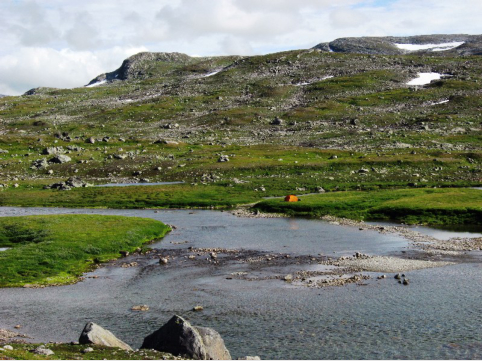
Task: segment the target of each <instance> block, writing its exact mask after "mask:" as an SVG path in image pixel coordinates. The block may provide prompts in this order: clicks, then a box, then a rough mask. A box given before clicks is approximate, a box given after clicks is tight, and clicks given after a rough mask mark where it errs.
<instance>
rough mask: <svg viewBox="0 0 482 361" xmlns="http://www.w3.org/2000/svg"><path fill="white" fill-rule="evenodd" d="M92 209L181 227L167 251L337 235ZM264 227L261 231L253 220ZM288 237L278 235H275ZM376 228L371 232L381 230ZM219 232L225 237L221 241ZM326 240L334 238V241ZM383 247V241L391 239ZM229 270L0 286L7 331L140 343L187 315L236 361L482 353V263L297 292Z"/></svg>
mask: <svg viewBox="0 0 482 361" xmlns="http://www.w3.org/2000/svg"><path fill="white" fill-rule="evenodd" d="M4 211H5V212H4V214H5V213H8V212H10V214H11V213H12V212H11V211H13V210H10V211H8V210H4ZM32 211H33V210H31V212H32ZM39 211H40V210H39ZM41 211H42V212H44V211H45V210H41ZM48 211H49V212H52V209H49V210H48ZM45 212H47V211H45ZM61 212H63V213H69V212H73V210H65V209H64V210H61ZM82 212H84V213H90V212H92V211H91V210H83V211H82ZM95 212H96V213H101V214H124V215H138V216H147V215H151V216H152V217H158V219H161V220H165V221H166V222H167V223H172V224H176V225H177V226H178V229H177V230H176V231H175V232H173V233H172V234H171V235H169V236H168V237H166V239H165V240H164V241H163V242H161V243H160V244H158V247H162V246H163V245H165V246H169V247H180V245H172V244H170V243H169V242H170V241H172V240H176V241H177V240H180V239H184V240H189V242H191V243H190V244H187V245H185V246H186V247H187V246H189V245H193V244H194V245H195V246H196V247H198V246H203V245H208V244H211V243H209V242H213V244H218V243H217V242H219V243H221V240H223V242H224V246H226V244H225V243H226V242H227V241H229V242H232V245H233V246H237V247H238V246H241V245H243V244H245V245H246V244H247V245H249V246H251V245H253V246H257V247H258V248H262V245H263V242H265V240H267V241H268V248H273V249H274V248H276V247H278V250H281V251H283V250H284V249H285V247H283V246H284V245H287V246H291V248H290V249H295V248H296V247H294V246H293V243H294V244H296V245H297V246H298V248H299V249H301V250H303V251H309V252H311V251H312V250H314V249H315V246H314V245H316V242H315V241H316V240H318V242H321V243H320V244H318V247H322V246H323V242H324V239H325V238H329V237H328V236H327V235H330V234H332V233H330V232H331V231H330V230H329V228H324V226H319V227H320V228H317V227H318V226H316V224H323V223H322V222H314V221H306V220H300V222H296V224H297V225H298V226H299V228H298V229H303V228H307V227H312V228H311V232H315V236H313V235H312V236H311V238H308V239H309V240H310V239H311V241H309V242H308V244H307V245H304V244H303V237H304V236H303V237H301V238H299V239H296V238H292V239H291V241H290V238H289V236H291V237H293V234H305V233H303V232H302V233H296V232H294V233H289V232H286V233H287V235H286V236H285V238H282V239H281V240H272V241H269V237H268V235H266V234H263V235H260V234H259V232H260V231H261V230H262V231H263V232H274V230H275V228H276V227H280V228H282V229H283V230H286V229H289V227H290V226H292V223H290V222H286V221H284V222H280V221H279V220H260V219H255V220H251V221H248V220H246V219H242V218H236V217H232V216H230V215H229V214H227V213H224V214H223V213H219V212H218V213H215V212H196V214H195V215H192V214H189V212H187V211H186V212H185V211H166V212H159V213H153V212H152V211H113V210H100V211H97V210H96V211H95ZM305 221H306V223H305ZM250 222H253V223H250ZM310 222H311V223H310ZM256 224H259V225H260V226H259V227H258V226H254V227H248V226H247V225H256ZM273 224H276V226H273ZM203 225H204V226H219V225H224V226H226V225H228V227H227V228H228V230H229V228H230V227H231V225H233V226H232V227H231V228H233V232H231V233H228V235H232V237H227V236H225V234H224V228H223V227H219V231H216V230H213V229H209V230H206V233H207V234H203V231H202V226H203ZM330 226H331V225H330ZM243 228H244V233H243V234H242V233H241V229H243ZM346 228H348V227H338V228H337V229H338V231H339V232H338V233H339V234H338V239H342V238H343V236H342V235H340V234H345V236H346V237H355V236H356V235H363V234H364V233H367V234H368V232H358V231H357V232H354V233H351V232H348V233H343V232H344V230H345V229H346ZM327 229H328V230H327ZM351 230H352V229H351ZM280 234H281V233H271V236H272V237H278V236H279V235H280ZM242 235H244V236H242ZM369 235H370V237H371V238H373V237H375V236H378V233H375V232H371V233H369ZM380 236H381V237H382V236H383V235H380ZM218 237H219V238H220V239H221V240H217V238H218ZM370 237H366V239H368V238H370ZM363 239H365V238H355V240H357V242H355V240H351V241H346V242H347V243H346V244H345V245H343V246H342V247H341V248H342V249H348V247H353V245H358V244H359V243H360V242H361V240H363ZM322 240H323V242H322ZM256 241H257V242H256ZM290 242H291V243H290ZM310 242H311V243H310ZM327 242H328V244H330V242H329V240H328V241H327ZM350 242H351V243H350ZM367 242H368V241H367ZM375 242H380V243H381V244H382V245H383V244H384V242H383V241H375ZM394 242H397V239H396V238H395V239H394ZM395 244H396V243H395ZM182 246H183V247H184V245H182ZM385 247H387V246H385ZM398 247H399V246H398V245H397V246H395V249H398ZM246 248H249V247H248V246H246ZM326 249H335V251H336V250H337V249H338V248H336V247H335V246H326ZM388 250H389V249H388V248H387V251H388ZM300 252H301V251H300ZM232 271H233V270H232V269H231V268H228V269H222V268H221V269H220V268H215V267H196V266H193V267H184V268H175V267H160V266H158V265H154V264H147V265H146V266H144V267H134V268H128V269H124V268H116V267H110V266H107V267H104V268H101V269H98V270H96V271H95V273H94V274H95V275H97V276H99V278H97V279H86V280H85V281H84V282H82V283H79V284H77V285H71V286H64V287H56V288H49V289H0V296H1V297H0V320H1V321H0V327H2V326H3V327H5V326H9V327H11V326H12V325H16V324H22V325H24V328H23V330H24V332H25V333H27V334H31V335H34V336H36V337H37V338H38V339H40V340H42V341H48V340H50V339H58V340H63V341H72V340H76V339H77V338H78V336H79V333H80V331H81V330H82V328H83V326H84V324H85V323H86V322H88V321H94V322H96V323H99V324H101V325H102V326H105V327H106V328H108V329H110V330H111V331H113V332H114V333H115V334H116V335H117V336H119V337H120V338H121V339H123V340H125V341H127V342H128V343H130V344H132V345H133V346H134V347H138V346H140V344H141V343H142V339H143V337H144V336H145V335H147V334H149V333H150V332H152V331H153V330H155V329H157V328H158V327H159V326H160V325H162V324H163V323H165V322H166V321H167V320H168V319H169V318H170V317H171V316H172V315H173V314H174V313H177V314H180V315H183V316H185V317H188V318H189V319H190V321H191V322H192V323H193V324H197V325H203V326H208V327H213V328H214V329H216V330H217V331H219V332H220V333H221V335H222V336H223V338H224V339H225V342H226V345H227V347H228V349H229V350H230V351H231V353H232V355H233V357H234V358H237V357H241V356H245V355H259V356H260V357H261V358H267V359H307V358H309V359H362V358H370V359H393V358H406V359H461V358H475V359H480V358H481V357H482V349H481V347H480V345H481V342H482V336H481V331H480V327H479V326H480V324H481V322H482V304H481V302H480V295H481V294H482V282H480V275H481V274H482V273H481V271H482V267H481V265H479V264H460V265H454V266H449V267H442V268H434V269H423V270H418V271H411V272H409V273H407V277H409V278H410V281H411V282H410V286H402V285H400V284H398V283H397V281H396V280H395V279H393V278H392V277H393V275H389V278H387V279H383V280H376V279H371V280H369V281H368V282H366V283H367V285H366V286H357V285H349V286H345V287H333V288H323V289H310V288H303V287H293V286H290V285H288V284H286V283H285V282H283V281H280V280H266V281H243V280H236V279H232V280H227V279H226V276H227V275H228V274H229V273H230V272H232ZM135 304H147V305H149V307H150V310H149V311H148V312H141V313H134V312H131V311H130V308H131V307H132V306H133V305H135ZM197 304H200V305H203V307H204V311H203V312H192V311H191V310H192V307H193V306H194V305H197ZM33 320H34V321H33ZM44 335H48V339H42V337H45V336H44Z"/></svg>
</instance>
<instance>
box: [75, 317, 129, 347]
mask: <svg viewBox="0 0 482 361" xmlns="http://www.w3.org/2000/svg"><path fill="white" fill-rule="evenodd" d="M79 343H80V344H81V345H89V344H94V345H100V346H108V347H118V348H120V349H123V350H128V351H132V348H131V347H130V346H129V345H128V344H126V343H125V342H123V341H121V340H119V339H118V338H117V337H115V336H114V334H113V333H112V332H110V331H108V330H106V329H104V328H102V327H101V326H99V325H97V324H95V323H93V322H89V323H87V324H86V325H85V327H84V330H83V331H82V334H81V335H80V338H79Z"/></svg>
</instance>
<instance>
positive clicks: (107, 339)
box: [79, 315, 259, 360]
mask: <svg viewBox="0 0 482 361" xmlns="http://www.w3.org/2000/svg"><path fill="white" fill-rule="evenodd" d="M79 343H80V344H82V345H92V344H94V345H100V346H107V347H117V348H121V349H123V350H127V351H132V348H131V347H130V346H129V345H127V344H126V343H125V342H123V341H121V340H119V339H118V338H117V337H115V336H114V335H113V334H112V332H110V331H108V330H106V329H104V328H102V327H100V326H99V325H97V324H95V323H93V322H89V323H87V325H86V326H85V328H84V330H83V331H82V334H81V335H80V338H79ZM141 349H152V350H156V351H160V352H165V353H170V354H172V355H175V356H181V357H183V358H188V359H194V360H231V354H230V353H229V351H228V349H227V348H226V346H225V345H224V341H223V339H222V337H221V335H220V334H219V333H218V332H216V331H215V330H213V329H212V328H208V327H199V326H192V325H191V324H190V323H189V322H188V321H186V320H185V319H184V318H182V317H181V316H178V315H175V316H173V317H172V318H171V319H170V320H169V321H168V322H167V323H166V324H165V325H163V326H162V327H161V328H159V329H158V330H157V331H155V332H153V333H152V334H150V335H148V336H147V337H146V338H145V339H144V342H143V344H142V346H141ZM248 357H249V356H248ZM258 359H259V358H258Z"/></svg>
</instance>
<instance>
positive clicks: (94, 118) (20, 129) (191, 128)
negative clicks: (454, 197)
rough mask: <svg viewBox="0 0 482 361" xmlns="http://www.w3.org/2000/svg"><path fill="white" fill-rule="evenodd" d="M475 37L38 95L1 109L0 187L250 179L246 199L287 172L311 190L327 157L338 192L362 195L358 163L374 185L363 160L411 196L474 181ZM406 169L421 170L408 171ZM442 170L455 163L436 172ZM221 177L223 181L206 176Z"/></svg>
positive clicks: (117, 73)
mask: <svg viewBox="0 0 482 361" xmlns="http://www.w3.org/2000/svg"><path fill="white" fill-rule="evenodd" d="M479 38H480V37H479V36H467V35H447V36H445V35H443V36H442V35H437V36H419V37H411V38H360V39H339V40H336V41H334V42H331V43H329V44H328V45H329V46H328V45H327V46H325V45H319V46H317V47H316V48H314V49H306V50H293V51H286V52H280V53H275V54H267V55H259V56H246V57H240V56H220V57H200V58H198V57H190V56H188V55H186V54H179V53H140V54H137V55H134V56H132V57H130V58H129V59H126V60H125V61H124V62H123V63H122V65H121V66H120V68H119V69H117V70H114V71H112V72H110V73H106V74H102V75H100V76H98V77H96V78H95V79H94V80H92V81H91V82H90V83H89V86H87V87H82V88H75V89H54V88H36V89H32V90H31V91H29V92H27V93H25V94H24V95H23V96H19V97H6V98H2V99H0V166H1V167H2V174H3V175H4V177H6V178H9V179H19V177H22V176H25V175H27V176H28V177H39V179H43V178H45V177H46V178H47V179H51V178H55V176H56V175H57V174H58V176H57V178H56V181H57V183H58V182H59V181H64V180H65V179H66V178H68V177H73V176H82V177H85V180H86V181H88V182H91V183H92V182H95V180H94V181H93V177H98V178H103V179H107V178H109V179H111V180H115V179H119V178H129V177H132V176H133V175H134V177H136V179H140V178H146V179H149V180H185V181H186V182H190V181H191V180H192V181H193V182H194V180H195V181H196V182H197V181H199V179H201V180H202V182H217V181H218V180H220V179H222V177H225V176H227V174H228V173H227V169H228V168H229V169H232V172H233V173H232V174H231V175H232V177H231V178H233V179H236V182H238V181H239V182H241V183H239V182H238V183H236V184H244V183H242V179H241V178H240V169H248V173H249V172H256V174H257V176H256V177H260V178H259V185H258V186H257V187H253V189H254V188H256V189H264V188H265V186H266V184H268V182H269V181H272V179H271V180H268V179H265V178H264V177H271V174H272V172H274V170H273V169H278V168H279V167H283V166H285V163H286V162H288V163H289V162H291V163H289V164H291V166H294V167H297V168H296V169H297V170H296V171H294V170H293V171H292V172H295V173H296V176H297V177H298V176H299V177H303V179H304V182H308V183H304V184H310V182H311V180H310V179H311V178H310V179H308V178H309V177H311V176H309V174H310V172H311V171H315V170H317V169H318V168H317V164H319V163H318V162H320V161H321V160H320V159H325V158H326V159H328V157H325V158H323V156H322V153H323V152H330V156H333V157H334V158H330V162H334V165H333V166H331V168H330V169H327V170H326V171H327V172H328V174H333V175H334V176H332V175H330V176H329V179H328V182H332V183H333V184H332V185H333V187H335V186H337V185H338V182H339V180H340V179H341V178H340V176H339V175H340V174H341V173H343V174H344V177H345V176H346V178H345V181H346V182H349V183H350V184H352V183H353V186H356V185H358V184H359V183H358V182H359V180H358V179H357V178H356V177H354V176H353V173H352V172H358V171H360V166H361V165H362V164H363V165H365V166H364V168H362V169H363V171H362V173H360V174H362V175H367V174H368V175H369V176H370V177H372V171H371V169H372V168H373V169H377V168H376V167H373V165H372V164H371V163H370V164H368V163H367V164H365V163H364V162H365V161H366V160H367V159H372V158H370V157H373V158H375V159H377V161H382V160H383V162H385V161H386V162H387V163H386V164H393V169H396V170H397V171H396V174H397V175H396V177H395V176H394V177H395V178H393V181H394V182H405V183H404V184H406V182H408V179H410V180H411V181H410V183H414V184H415V183H417V182H415V181H412V178H413V175H417V176H419V177H422V178H423V177H424V176H423V174H426V176H425V178H423V179H425V180H428V181H430V179H435V178H436V179H443V181H444V182H452V183H453V182H457V181H459V180H463V179H465V180H470V181H471V182H476V181H477V180H478V179H480V174H479V173H480V162H481V160H482V115H481V110H482V85H481V84H482V71H481V70H482V57H481V56H478V55H471V54H477V51H476V49H478V39H479ZM394 44H398V45H394ZM434 44H435V45H434ZM447 44H449V45H447ZM382 45H383V46H382ZM400 46H401V47H400ZM417 46H419V47H420V46H422V47H423V49H420V48H417ZM433 46H435V48H433ZM437 47H438V48H437ZM330 49H331V50H332V51H330ZM350 49H351V50H350ZM354 49H356V51H355V50H354ZM384 49H385V50H384ZM464 49H465V50H464ZM467 49H469V50H470V49H471V50H470V51H469V50H467ZM367 52H372V53H370V54H367ZM390 52H393V53H390ZM387 54H392V55H387ZM59 147H60V148H61V153H62V154H61V155H67V154H68V157H69V158H71V160H70V161H66V162H60V163H59V161H58V160H56V159H55V157H54V155H55V154H53V153H52V152H50V151H49V149H51V148H52V149H54V150H55V151H56V152H57V153H59ZM253 147H254V148H253ZM253 149H255V150H253ZM320 152H321V153H320ZM54 153H55V152H54ZM242 153H243V154H245V156H246V158H242V157H241V156H240V154H242ZM254 154H255V155H254ZM295 155H296V156H295ZM236 156H238V158H236ZM305 156H306V159H305V160H304V161H305V162H306V164H305V165H304V166H301V163H298V162H302V160H301V158H303V157H305ZM29 157H30V158H29ZM346 157H348V158H346ZM350 157H351V158H350ZM413 157H416V158H417V162H419V161H421V162H423V166H419V164H418V163H416V165H414V166H413V167H408V166H406V164H407V163H406V162H407V159H411V158H413ZM440 157H445V158H446V159H447V162H449V163H447V164H445V163H443V165H441V164H438V163H437V164H438V165H437V166H436V167H435V166H433V161H434V159H440ZM287 159H289V161H287ZM348 159H349V160H348ZM398 162H400V163H398ZM220 164H222V167H223V169H224V170H225V171H224V172H222V173H216V174H214V173H212V172H211V170H212V169H218V168H219V167H220ZM330 164H331V163H330ZM384 164H385V163H384ZM305 166H306V167H308V168H305ZM407 167H408V168H407ZM420 167H421V168H420ZM266 169H268V170H266ZM341 169H345V170H343V171H341ZM421 169H424V170H425V171H426V172H425V171H424V172H425V173H424V172H422V171H421ZM47 172H50V173H47ZM290 172H291V171H290ZM340 172H341V173H340ZM295 173H293V174H291V173H290V176H293V175H294V174H295ZM141 174H142V175H141ZM356 174H358V173H356ZM454 174H455V175H454ZM335 176H336V177H335ZM216 177H217V178H216ZM367 177H368V176H365V178H364V181H368V179H370V181H373V182H375V181H376V182H378V180H379V179H382V178H383V179H388V178H385V175H384V174H376V173H374V172H373V177H372V178H367ZM331 178H333V179H331ZM313 179H315V178H313ZM42 182H45V183H47V181H46V180H42ZM251 182H253V180H251ZM387 182H388V181H387ZM52 183H54V182H53V181H48V184H52ZM326 184H327V183H326V182H324V184H323V187H325V185H326ZM397 184H398V183H397ZM315 185H316V184H313V189H316V188H315ZM276 186H278V184H277V185H276ZM300 188H306V187H300Z"/></svg>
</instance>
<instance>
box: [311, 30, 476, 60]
mask: <svg viewBox="0 0 482 361" xmlns="http://www.w3.org/2000/svg"><path fill="white" fill-rule="evenodd" d="M313 49H319V50H321V51H325V52H333V53H358V54H373V55H403V54H411V53H416V54H427V53H432V54H439V55H482V35H464V34H458V35H417V36H406V37H400V36H386V37H360V38H340V39H336V40H334V41H331V42H328V43H320V44H318V45H316V46H314V47H313Z"/></svg>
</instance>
